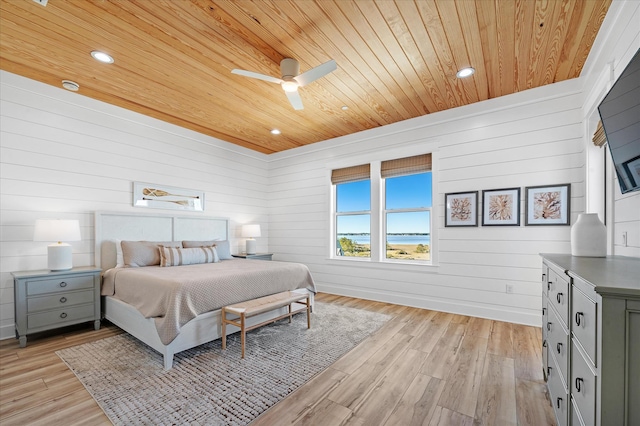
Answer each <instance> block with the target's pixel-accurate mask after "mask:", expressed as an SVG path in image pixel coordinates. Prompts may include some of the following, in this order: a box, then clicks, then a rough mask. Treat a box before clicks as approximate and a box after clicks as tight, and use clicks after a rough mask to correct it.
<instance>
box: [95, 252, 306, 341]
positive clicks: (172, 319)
mask: <svg viewBox="0 0 640 426" xmlns="http://www.w3.org/2000/svg"><path fill="white" fill-rule="evenodd" d="M299 288H306V289H308V290H310V291H312V292H314V293H315V284H314V282H313V278H312V277H311V273H310V272H309V269H308V268H307V267H306V266H305V265H302V264H299V263H289V262H268V261H259V260H245V259H233V260H223V261H222V262H219V263H207V264H200V265H185V266H174V267H169V268H162V267H160V266H147V267H143V268H114V269H109V270H108V271H106V272H105V273H104V276H103V282H102V295H103V296H113V297H115V298H117V299H120V300H122V301H123V302H126V303H128V304H130V305H133V306H134V307H135V308H136V309H138V310H139V311H140V313H142V315H144V316H145V317H146V318H153V319H154V321H155V323H156V328H157V329H158V335H159V336H160V340H161V341H162V343H164V344H165V345H167V344H169V343H171V341H173V339H175V337H176V336H177V335H178V334H179V333H180V328H181V327H182V326H183V325H184V324H186V323H187V322H189V321H190V320H192V319H193V318H195V317H196V316H197V315H199V314H201V313H205V312H208V311H213V310H216V309H219V308H221V307H223V306H226V305H231V304H234V303H238V302H242V301H245V300H250V299H255V298H257V297H262V296H266V295H270V294H275V293H279V292H282V291H287V290H295V289H299Z"/></svg>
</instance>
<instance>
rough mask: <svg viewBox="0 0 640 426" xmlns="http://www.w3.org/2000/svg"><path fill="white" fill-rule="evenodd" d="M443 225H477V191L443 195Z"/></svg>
mask: <svg viewBox="0 0 640 426" xmlns="http://www.w3.org/2000/svg"><path fill="white" fill-rule="evenodd" d="M444 205H445V211H444V226H478V191H472V192H455V193H450V194H445V195H444Z"/></svg>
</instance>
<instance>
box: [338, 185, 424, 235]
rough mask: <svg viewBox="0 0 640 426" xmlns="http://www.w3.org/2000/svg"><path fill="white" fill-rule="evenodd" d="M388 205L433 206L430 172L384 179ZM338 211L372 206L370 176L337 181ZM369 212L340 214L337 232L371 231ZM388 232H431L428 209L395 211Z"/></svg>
mask: <svg viewBox="0 0 640 426" xmlns="http://www.w3.org/2000/svg"><path fill="white" fill-rule="evenodd" d="M385 181H386V182H385V185H386V200H385V205H386V208H387V209H400V208H412V207H431V204H432V196H431V173H420V174H414V175H407V176H398V177H394V178H387V179H385ZM336 193H337V200H336V201H337V209H338V212H348V211H363V210H369V209H370V208H371V203H370V193H371V183H370V181H369V180H365V181H358V182H351V183H346V184H341V185H338V188H337V191H336ZM369 232H370V218H369V215H354V216H339V217H338V233H339V234H350V233H358V234H360V233H369ZM387 232H388V233H411V232H418V233H429V232H430V230H429V212H411V213H392V214H389V217H388V223H387Z"/></svg>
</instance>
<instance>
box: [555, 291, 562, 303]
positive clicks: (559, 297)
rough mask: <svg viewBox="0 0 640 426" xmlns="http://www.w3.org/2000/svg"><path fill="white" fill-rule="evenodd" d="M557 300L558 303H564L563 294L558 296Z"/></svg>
mask: <svg viewBox="0 0 640 426" xmlns="http://www.w3.org/2000/svg"><path fill="white" fill-rule="evenodd" d="M556 300H557V301H558V303H562V293H558V294H556Z"/></svg>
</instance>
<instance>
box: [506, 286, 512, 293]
mask: <svg viewBox="0 0 640 426" xmlns="http://www.w3.org/2000/svg"><path fill="white" fill-rule="evenodd" d="M505 291H506V292H507V294H513V285H511V284H507V287H506V289H505Z"/></svg>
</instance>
